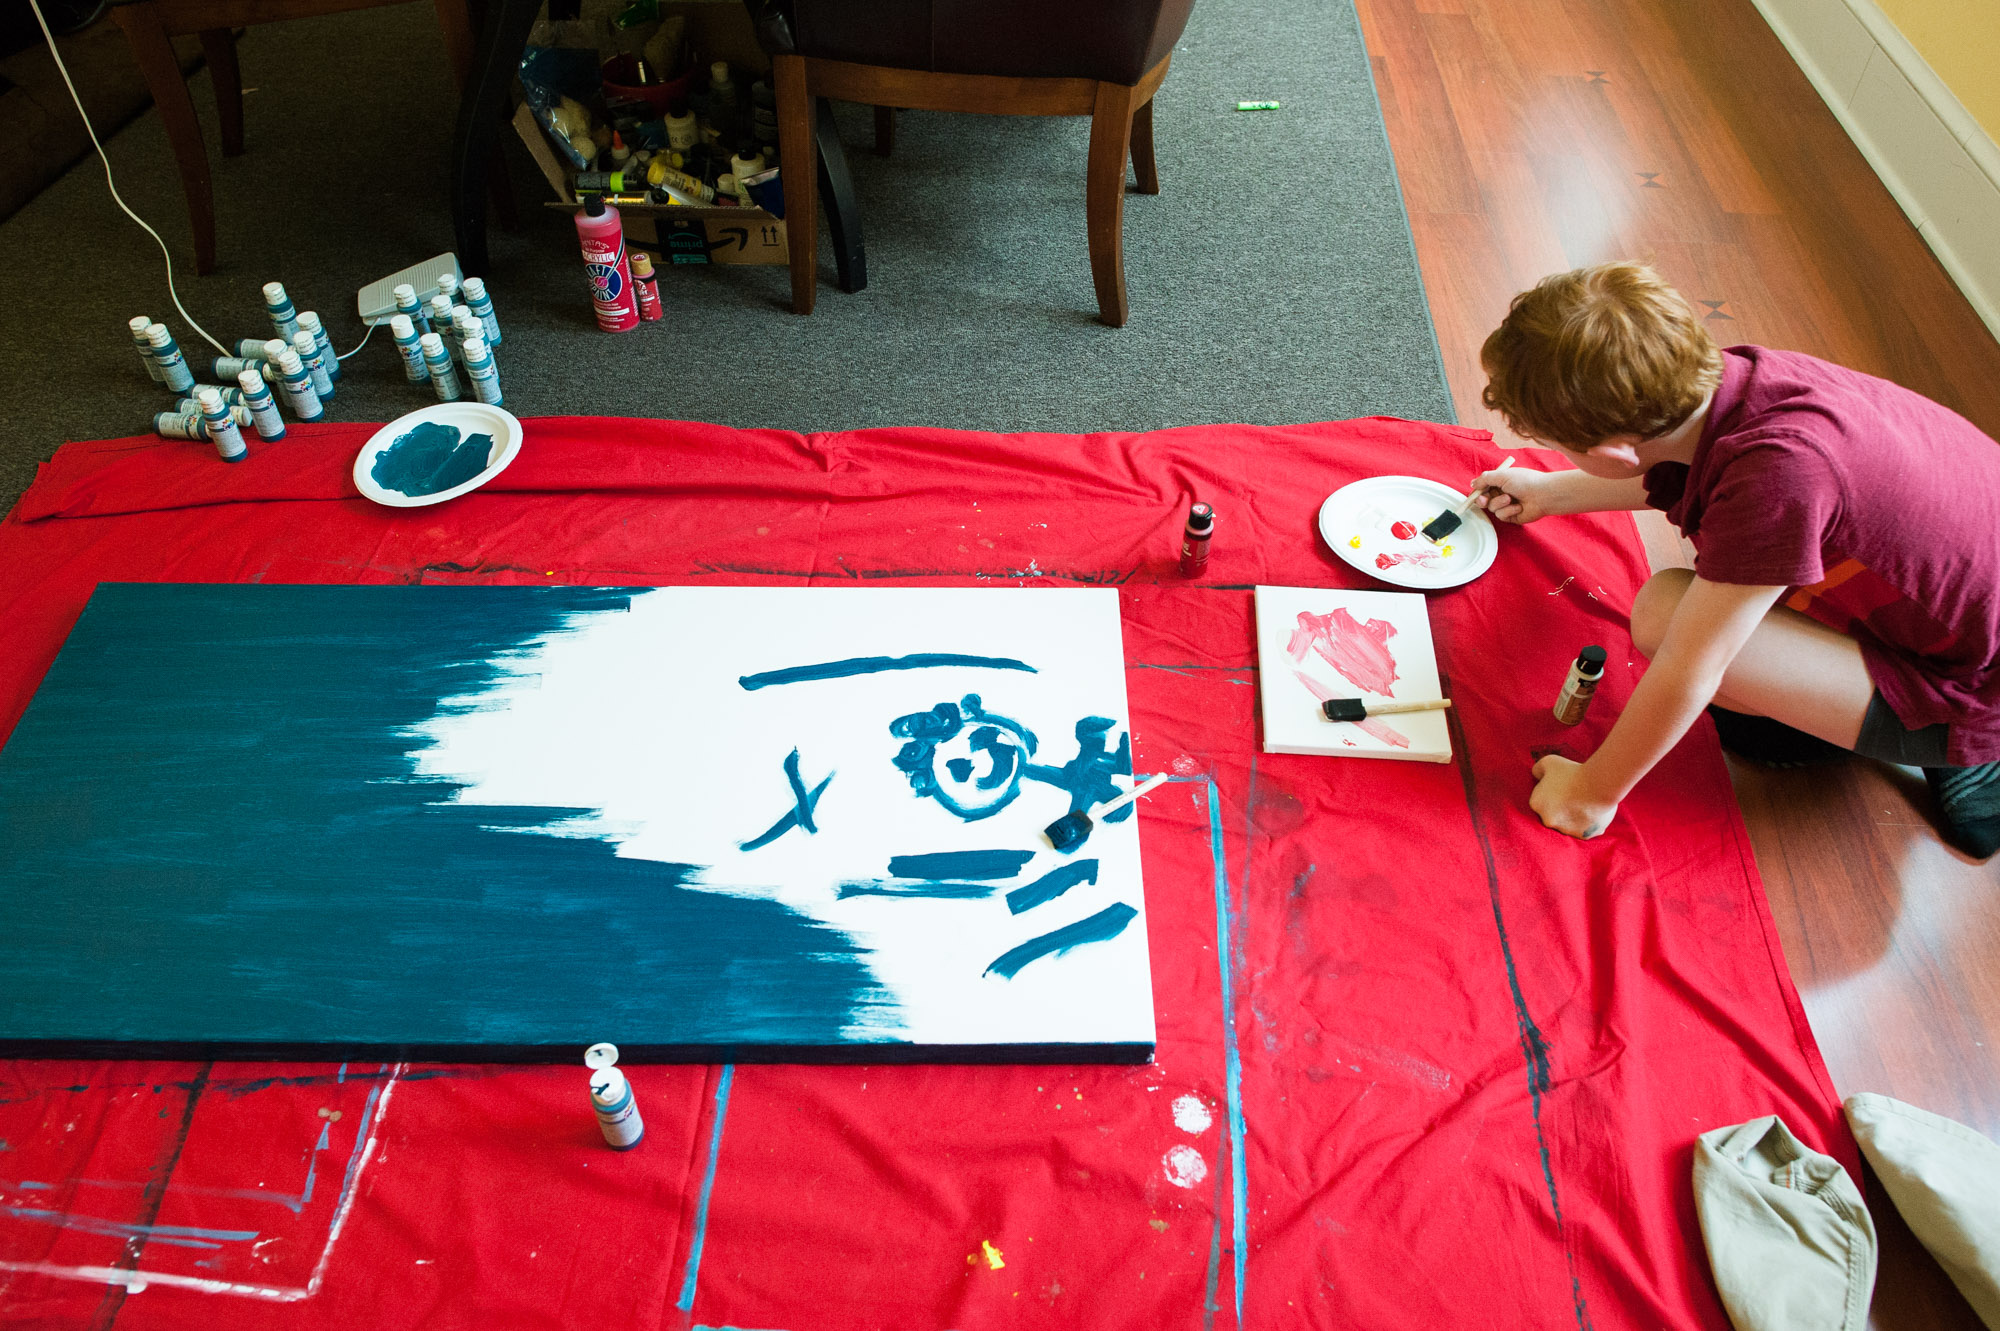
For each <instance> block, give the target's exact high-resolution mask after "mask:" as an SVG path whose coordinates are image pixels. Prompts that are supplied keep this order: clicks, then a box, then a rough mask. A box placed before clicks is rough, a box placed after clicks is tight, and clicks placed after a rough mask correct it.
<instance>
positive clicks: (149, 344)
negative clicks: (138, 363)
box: [126, 314, 167, 384]
mask: <svg viewBox="0 0 2000 1331" xmlns="http://www.w3.org/2000/svg"><path fill="white" fill-rule="evenodd" d="M126 326H127V327H129V328H130V329H131V330H132V344H133V345H134V346H136V347H138V348H139V359H140V360H142V361H144V362H145V363H146V375H147V377H148V378H150V379H151V380H152V381H153V382H154V383H156V384H160V383H165V382H166V378H167V377H166V376H165V375H163V374H161V373H160V363H159V362H158V361H156V360H154V359H153V339H151V338H150V337H147V336H146V330H147V329H149V328H151V327H152V326H153V320H152V318H151V317H150V316H148V315H144V314H140V315H134V316H133V318H132V321H131V323H129V324H128V325H126Z"/></svg>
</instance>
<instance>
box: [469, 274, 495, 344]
mask: <svg viewBox="0 0 2000 1331" xmlns="http://www.w3.org/2000/svg"><path fill="white" fill-rule="evenodd" d="M464 291H465V308H466V309H468V310H471V311H472V312H473V314H475V315H477V316H478V318H479V322H480V323H482V324H485V325H486V345H487V346H489V347H497V346H499V345H500V320H499V319H498V318H497V317H495V315H494V313H493V298H492V297H491V296H489V295H487V294H486V282H485V280H484V279H483V278H477V277H468V278H466V279H465V283H464Z"/></svg>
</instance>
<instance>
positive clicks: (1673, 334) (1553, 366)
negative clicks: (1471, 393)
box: [1479, 262, 1722, 452]
mask: <svg viewBox="0 0 2000 1331" xmlns="http://www.w3.org/2000/svg"><path fill="white" fill-rule="evenodd" d="M1479 361H1480V364H1481V365H1483V366H1484V367H1485V369H1486V375H1487V379H1488V383H1487V385H1486V391H1485V392H1484V393H1483V394H1481V400H1482V401H1484V402H1485V403H1486V405H1487V406H1488V407H1490V408H1492V409H1493V410H1495V411H1497V412H1499V413H1500V414H1501V415H1502V416H1505V417H1506V418H1507V424H1508V425H1509V426H1511V427H1512V428H1513V429H1514V431H1515V433H1517V434H1519V435H1521V436H1522V437H1523V438H1527V439H1536V440H1540V441H1543V442H1545V443H1551V444H1557V445H1560V446H1562V447H1565V448H1569V449H1572V450H1575V451H1578V452H1581V451H1583V450H1585V449H1588V448H1589V447H1590V446H1591V445H1593V444H1597V443H1601V442H1602V441H1604V440H1606V439H1608V438H1610V437H1611V436H1613V435H1621V434H1634V435H1637V436H1639V437H1640V438H1641V439H1652V438H1655V437H1656V436H1659V435H1662V434H1665V433H1666V432H1667V431H1669V430H1671V429H1673V428H1674V427H1675V426H1676V425H1679V424H1680V423H1681V422H1682V421H1684V420H1686V419H1687V418H1688V416H1689V415H1690V414H1691V413H1692V412H1693V411H1694V409H1695V408H1696V407H1698V406H1700V405H1701V402H1702V399H1703V398H1704V397H1706V396H1707V395H1708V394H1709V393H1710V392H1711V391H1712V390H1713V389H1714V388H1715V385H1716V383H1717V382H1718V381H1719V380H1720V379H1721V377H1722V353H1721V351H1720V350H1718V349H1717V347H1716V345H1715V339H1714V338H1712V337H1710V336H1709V335H1708V329H1706V328H1705V327H1703V326H1702V323H1701V320H1699V319H1697V318H1696V317H1695V313H1694V311H1693V310H1692V309H1690V308H1689V307H1688V303H1687V302H1686V301H1685V300H1683V299H1682V298H1681V294H1680V293H1679V292H1678V291H1675V290H1674V289H1673V288H1672V287H1671V286H1668V285H1667V282H1666V280H1665V279H1664V278H1662V277H1661V276H1660V275H1659V274H1658V273H1656V272H1654V271H1653V270H1652V269H1651V268H1648V267H1647V266H1646V265H1645V264H1642V263H1631V262H1622V263H1602V264H1598V265H1597V266H1596V267H1593V268H1578V269H1576V270H1574V271H1573V272H1567V273H1557V274H1556V275H1555V276H1553V277H1545V278H1543V279H1542V280H1541V281H1540V282H1537V283H1536V284H1535V285H1534V287H1533V289H1531V290H1528V291H1523V292H1522V293H1521V294H1520V295H1518V296H1516V297H1514V303H1513V304H1512V305H1511V306H1510V307H1509V308H1508V310H1507V317H1506V319H1505V320H1503V321H1502V322H1501V324H1500V326H1499V327H1498V328H1496V329H1494V330H1493V333H1492V335H1491V336H1489V337H1488V338H1487V339H1486V344H1485V345H1484V346H1483V347H1481V348H1480V351H1479Z"/></svg>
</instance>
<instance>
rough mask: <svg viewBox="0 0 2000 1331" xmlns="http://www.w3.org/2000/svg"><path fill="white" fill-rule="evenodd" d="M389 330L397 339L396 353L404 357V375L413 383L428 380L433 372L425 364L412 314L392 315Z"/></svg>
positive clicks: (422, 349)
mask: <svg viewBox="0 0 2000 1331" xmlns="http://www.w3.org/2000/svg"><path fill="white" fill-rule="evenodd" d="M389 332H390V333H391V334H393V335H394V336H395V339H396V354H397V355H399V356H401V357H402V358H403V377H404V378H405V379H408V380H409V381H410V382H411V383H413V384H420V383H423V382H425V381H426V380H428V379H429V378H430V377H431V372H430V370H429V369H428V368H427V367H426V366H425V365H424V348H423V345H422V344H421V343H419V342H418V341H417V326H416V325H415V324H413V323H411V322H410V316H409V315H407V314H402V313H396V314H392V315H390V316H389Z"/></svg>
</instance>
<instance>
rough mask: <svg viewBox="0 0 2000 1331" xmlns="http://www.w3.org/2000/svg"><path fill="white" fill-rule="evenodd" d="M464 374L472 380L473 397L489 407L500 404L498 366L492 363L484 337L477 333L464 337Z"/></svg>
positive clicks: (490, 353) (491, 356)
mask: <svg viewBox="0 0 2000 1331" xmlns="http://www.w3.org/2000/svg"><path fill="white" fill-rule="evenodd" d="M465 374H466V377H467V378H469V379H471V380H472V395H473V396H474V397H476V398H478V399H479V400H480V401H481V402H484V403H486V404H487V405H488V406H491V407H497V406H499V405H500V403H501V397H500V367H499V366H497V365H495V364H494V363H493V353H492V352H490V351H488V350H487V349H486V339H485V338H483V337H481V336H479V335H478V334H477V333H474V334H473V335H472V336H471V337H468V338H466V339H465Z"/></svg>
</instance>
